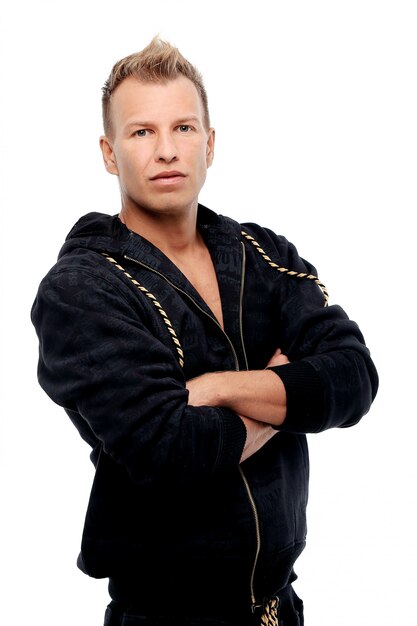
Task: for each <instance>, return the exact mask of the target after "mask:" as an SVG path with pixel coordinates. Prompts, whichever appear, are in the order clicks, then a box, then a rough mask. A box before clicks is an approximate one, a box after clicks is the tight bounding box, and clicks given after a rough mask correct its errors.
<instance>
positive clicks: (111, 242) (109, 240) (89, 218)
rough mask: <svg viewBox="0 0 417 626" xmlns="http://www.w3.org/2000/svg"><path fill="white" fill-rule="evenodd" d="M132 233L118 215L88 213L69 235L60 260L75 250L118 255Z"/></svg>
mask: <svg viewBox="0 0 417 626" xmlns="http://www.w3.org/2000/svg"><path fill="white" fill-rule="evenodd" d="M129 233H130V231H129V230H128V228H126V226H125V225H124V224H123V223H122V222H121V221H120V219H119V217H118V216H117V215H107V214H105V213H87V215H84V216H83V217H81V218H80V219H79V220H78V221H77V222H76V223H75V224H74V226H73V227H72V229H71V230H70V232H69V233H68V235H67V237H66V239H65V243H64V245H63V246H62V248H61V250H60V252H59V255H58V258H61V257H62V256H64V255H65V254H68V253H69V252H71V251H72V250H74V248H88V249H89V250H95V251H97V252H102V251H104V250H105V251H106V252H108V253H111V254H116V253H117V252H118V251H120V249H121V248H123V246H124V244H125V243H126V242H127V241H128V239H129Z"/></svg>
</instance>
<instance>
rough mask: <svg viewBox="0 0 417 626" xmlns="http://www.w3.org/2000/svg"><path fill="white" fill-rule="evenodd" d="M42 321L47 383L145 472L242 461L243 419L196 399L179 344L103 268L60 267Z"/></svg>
mask: <svg viewBox="0 0 417 626" xmlns="http://www.w3.org/2000/svg"><path fill="white" fill-rule="evenodd" d="M144 318H145V321H146V316H145V315H144ZM32 321H33V323H34V325H35V327H36V330H37V333H38V336H39V346H40V347H39V366H38V379H39V383H40V385H41V386H42V388H43V389H44V390H45V391H46V393H47V394H48V395H49V396H50V397H51V398H52V399H53V400H54V401H55V402H56V403H57V404H59V405H61V406H62V407H64V408H65V409H66V410H67V412H68V413H69V415H70V417H71V419H72V420H73V421H74V422H76V425H77V427H78V429H79V431H80V433H81V434H82V435H83V437H84V439H86V440H88V441H89V442H90V443H91V444H92V445H94V442H96V443H100V442H101V443H102V445H103V449H104V451H105V452H106V453H108V454H109V455H111V456H112V457H113V458H114V459H115V460H116V461H117V462H119V463H120V464H122V465H124V466H125V467H126V469H127V470H128V472H129V474H130V475H131V477H132V479H133V480H134V481H135V482H138V483H141V484H144V483H149V482H152V481H155V480H159V479H161V478H163V477H164V478H166V477H167V476H169V477H170V479H172V480H176V481H188V480H189V479H190V477H192V480H195V479H198V478H199V477H200V478H201V477H204V476H206V475H210V474H211V473H213V472H220V471H222V470H224V469H227V468H229V467H236V466H237V465H238V463H239V459H240V456H241V453H242V450H243V447H244V443H245V439H246V429H245V427H244V425H243V422H242V420H240V419H239V418H238V417H237V416H236V415H235V414H234V413H233V412H232V411H228V410H227V409H221V408H211V407H189V406H188V405H187V399H188V391H187V390H186V388H185V379H184V376H183V373H182V370H181V368H180V366H179V364H178V362H177V360H176V357H175V354H174V353H173V351H172V350H170V349H169V348H168V347H167V346H166V345H164V343H163V342H162V341H161V340H159V339H158V338H157V337H155V336H153V335H152V333H151V332H150V331H149V330H148V329H147V327H146V324H145V323H144V320H142V319H141V316H139V315H138V314H137V311H134V310H133V308H132V305H131V303H130V302H129V301H128V299H127V297H125V294H123V293H121V292H119V290H118V288H115V286H114V284H112V283H109V282H108V281H107V280H106V279H103V276H100V275H98V276H97V275H94V273H92V272H90V271H89V270H86V269H77V270H71V271H69V270H68V269H66V270H65V271H57V270H55V271H54V270H52V271H51V272H50V273H49V275H48V276H47V277H46V278H45V279H44V280H43V282H42V283H41V285H40V288H39V291H38V294H37V297H36V300H35V303H34V305H33V308H32ZM77 421H78V423H77ZM86 433H88V434H86Z"/></svg>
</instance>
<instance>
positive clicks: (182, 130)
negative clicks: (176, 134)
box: [178, 124, 192, 133]
mask: <svg viewBox="0 0 417 626" xmlns="http://www.w3.org/2000/svg"><path fill="white" fill-rule="evenodd" d="M178 130H179V131H180V133H189V132H190V130H192V127H191V126H190V125H189V124H181V126H178Z"/></svg>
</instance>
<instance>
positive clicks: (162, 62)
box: [102, 37, 210, 135]
mask: <svg viewBox="0 0 417 626" xmlns="http://www.w3.org/2000/svg"><path fill="white" fill-rule="evenodd" d="M181 75H182V76H185V77H186V78H188V79H189V80H190V81H191V82H192V83H193V84H194V85H195V87H196V89H197V92H198V93H199V95H200V98H201V101H202V104H203V110H204V125H205V127H206V130H208V129H209V128H210V116H209V110H208V99H207V92H206V89H205V87H204V84H203V79H202V76H201V74H200V72H198V70H197V69H196V68H195V67H194V66H193V65H191V63H190V62H189V61H187V59H186V58H184V57H183V56H182V54H181V53H180V51H179V50H178V49H177V48H174V46H171V44H169V43H168V42H166V41H163V40H162V39H160V38H159V37H154V38H153V39H152V41H151V43H150V44H149V45H148V46H146V48H144V49H143V50H142V51H141V52H136V53H134V54H131V55H129V56H127V57H125V58H124V59H121V60H120V61H118V62H117V63H116V64H115V65H114V66H113V69H112V71H111V72H110V76H109V77H108V79H107V80H106V82H105V83H104V87H103V89H102V91H103V97H102V108H103V126H104V132H105V134H106V135H109V134H111V115H110V105H111V96H112V94H113V92H114V91H115V89H116V88H117V87H118V86H119V85H120V83H121V82H122V81H124V80H125V79H126V78H128V77H130V76H133V77H135V78H137V79H138V80H141V81H143V82H165V81H167V80H174V79H175V78H178V77H179V76H181Z"/></svg>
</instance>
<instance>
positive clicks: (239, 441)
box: [215, 407, 247, 471]
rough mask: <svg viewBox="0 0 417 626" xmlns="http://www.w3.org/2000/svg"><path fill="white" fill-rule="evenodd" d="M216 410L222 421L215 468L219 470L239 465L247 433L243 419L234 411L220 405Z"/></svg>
mask: <svg viewBox="0 0 417 626" xmlns="http://www.w3.org/2000/svg"><path fill="white" fill-rule="evenodd" d="M217 410H218V411H219V412H220V413H221V417H222V422H223V438H222V443H221V448H220V450H219V456H218V458H217V463H216V468H215V469H216V471H219V470H222V469H227V468H230V467H237V466H238V465H239V462H240V458H241V456H242V452H243V448H244V447H245V443H246V436H247V433H246V427H245V424H244V423H243V420H241V419H240V417H239V416H238V415H237V414H236V413H234V412H233V411H230V410H229V409H224V408H220V407H219V408H218V409H217Z"/></svg>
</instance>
